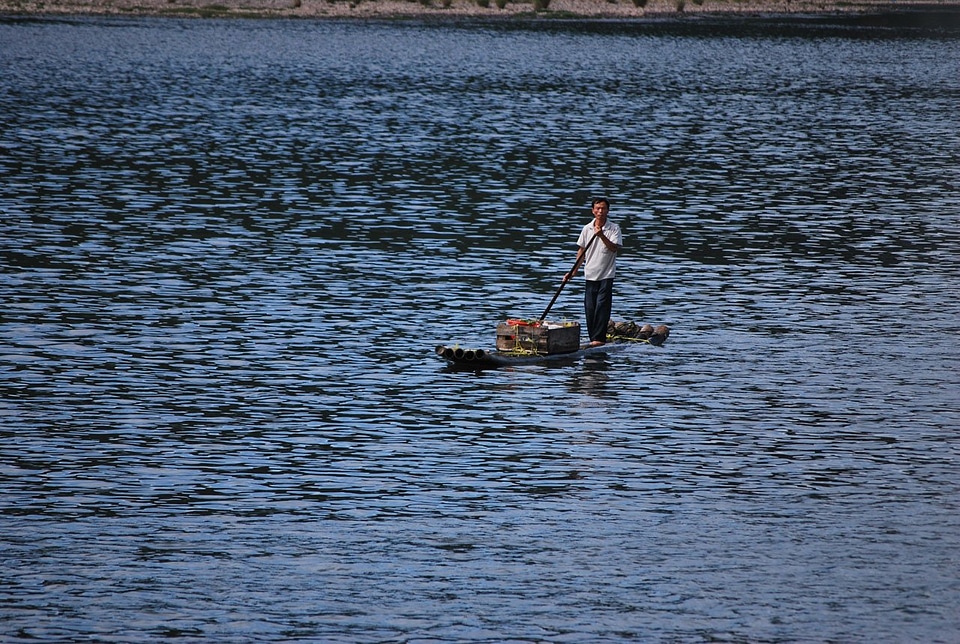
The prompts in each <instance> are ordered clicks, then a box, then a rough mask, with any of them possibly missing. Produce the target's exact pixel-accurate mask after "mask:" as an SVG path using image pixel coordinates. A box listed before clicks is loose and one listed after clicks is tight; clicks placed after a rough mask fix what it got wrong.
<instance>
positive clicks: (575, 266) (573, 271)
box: [537, 234, 599, 324]
mask: <svg viewBox="0 0 960 644" xmlns="http://www.w3.org/2000/svg"><path fill="white" fill-rule="evenodd" d="M597 237H599V235H596V234H595V235H594V236H593V237H592V238H591V239H590V241H589V242H587V245H586V246H585V247H584V249H583V253H582V254H580V255H578V256H577V261H575V262H574V263H573V268H571V269H570V279H571V280H572V279H573V277H574V275H576V274H577V271H578V270H580V264H582V263H583V261H584V260H585V259H586V258H587V251H588V250H590V247H591V246H592V245H593V242H595V241H597ZM569 281H570V280H566V281H564V282H560V288H558V289H557V292H556V293H554V294H553V299H552V300H550V304H547V308H546V309H545V310H544V312H543V315H541V316H540V319H539V320H537V323H538V324H539V323H540V322H543V321H544V319H546V317H547V313H549V312H550V309H552V308H553V304H554V303H555V302H556V301H557V298H558V297H560V291H562V290H563V287H564V286H566V285H567V282H569Z"/></svg>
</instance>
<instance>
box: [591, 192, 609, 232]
mask: <svg viewBox="0 0 960 644" xmlns="http://www.w3.org/2000/svg"><path fill="white" fill-rule="evenodd" d="M592 206H593V216H594V217H595V218H596V219H597V221H599V222H600V225H601V226H602V225H603V224H605V223H606V222H607V213H608V212H610V202H609V201H607V198H606V197H597V198H596V199H594V200H593V202H592Z"/></svg>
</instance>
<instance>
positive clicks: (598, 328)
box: [583, 278, 613, 342]
mask: <svg viewBox="0 0 960 644" xmlns="http://www.w3.org/2000/svg"><path fill="white" fill-rule="evenodd" d="M583 310H584V312H585V313H586V314H587V333H588V334H589V335H590V341H591V342H593V341H595V340H599V341H600V342H606V341H607V324H608V323H609V322H610V312H611V311H612V310H613V278H610V279H608V280H598V281H592V280H587V288H586V290H585V291H584V293H583Z"/></svg>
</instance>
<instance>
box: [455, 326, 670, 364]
mask: <svg viewBox="0 0 960 644" xmlns="http://www.w3.org/2000/svg"><path fill="white" fill-rule="evenodd" d="M669 335H670V329H669V328H668V327H667V326H666V325H663V324H661V325H659V326H656V327H654V326H653V325H651V324H643V325H640V324H637V323H635V322H610V324H609V326H608V327H607V343H606V344H602V345H598V346H593V345H589V344H587V345H581V344H580V324H579V323H578V322H548V321H541V320H525V319H508V320H506V321H505V322H501V323H499V324H498V325H497V345H496V346H497V348H496V350H495V351H487V350H484V349H463V348H461V347H459V346H453V347H449V346H445V345H440V346H438V347H437V349H436V353H437V355H438V356H439V357H441V358H443V359H444V360H446V361H447V362H448V363H450V364H451V365H457V366H465V367H470V368H473V369H483V368H496V367H502V366H509V365H516V364H528V363H534V362H541V361H546V360H563V359H571V358H577V357H579V356H581V355H586V354H589V353H594V352H603V351H610V350H613V349H621V348H624V347H627V346H630V345H631V344H650V345H653V346H660V345H662V344H663V343H664V342H666V340H667V337H668V336H669Z"/></svg>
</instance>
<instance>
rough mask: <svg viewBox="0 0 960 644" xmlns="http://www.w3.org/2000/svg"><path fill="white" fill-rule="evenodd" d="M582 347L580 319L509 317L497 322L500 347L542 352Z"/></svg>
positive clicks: (543, 353) (549, 353)
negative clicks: (511, 318) (528, 319)
mask: <svg viewBox="0 0 960 644" xmlns="http://www.w3.org/2000/svg"><path fill="white" fill-rule="evenodd" d="M579 348H580V323H579V322H563V323H559V322H541V323H539V324H538V323H536V322H533V323H531V322H528V321H524V320H507V321H506V322H501V323H500V324H498V325H497V351H529V352H531V353H537V354H539V355H551V354H557V353H572V352H574V351H576V350H577V349H579Z"/></svg>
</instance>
